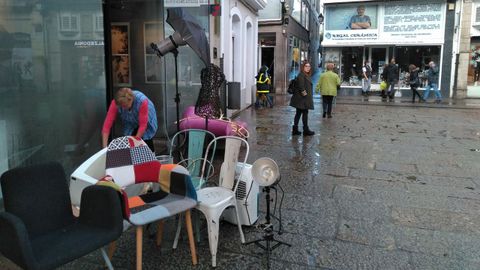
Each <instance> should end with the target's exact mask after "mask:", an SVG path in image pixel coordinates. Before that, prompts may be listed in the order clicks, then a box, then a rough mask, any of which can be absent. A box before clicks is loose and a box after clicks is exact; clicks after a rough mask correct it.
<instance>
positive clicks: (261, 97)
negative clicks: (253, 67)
mask: <svg viewBox="0 0 480 270" xmlns="http://www.w3.org/2000/svg"><path fill="white" fill-rule="evenodd" d="M255 78H256V79H257V101H256V102H255V108H259V107H260V106H261V104H263V103H264V101H266V102H267V104H268V106H269V107H270V108H273V100H272V97H271V96H270V87H271V84H272V82H271V79H270V75H269V74H268V67H267V66H265V65H263V66H262V67H261V68H260V70H259V71H258V74H257V76H255Z"/></svg>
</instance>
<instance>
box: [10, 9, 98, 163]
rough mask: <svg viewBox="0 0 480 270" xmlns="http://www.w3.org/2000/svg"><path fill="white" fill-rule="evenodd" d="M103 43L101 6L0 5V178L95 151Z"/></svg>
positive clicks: (74, 159) (74, 160)
mask: <svg viewBox="0 0 480 270" xmlns="http://www.w3.org/2000/svg"><path fill="white" fill-rule="evenodd" d="M103 37H104V36H103V17H102V6H101V1H100V0H84V1H73V0H61V1H60V0H56V1H55V0H48V1H9V0H0V40H1V42H0V92H1V93H3V94H2V98H1V99H0V173H1V172H3V171H5V170H7V169H9V168H13V167H17V166H22V165H28V164H34V163H38V162H44V161H49V160H57V161H60V162H61V163H62V164H63V166H64V167H65V169H66V171H67V173H69V172H71V171H72V169H73V168H75V167H76V166H77V165H79V164H80V163H81V162H83V161H84V160H85V159H86V158H87V157H89V156H91V154H93V153H94V152H96V151H98V149H100V129H101V126H102V123H103V117H104V114H105V111H106V108H105V100H106V94H105V93H106V91H105V70H104V66H105V65H104V42H103Z"/></svg>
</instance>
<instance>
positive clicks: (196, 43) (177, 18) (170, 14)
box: [167, 7, 210, 66]
mask: <svg viewBox="0 0 480 270" xmlns="http://www.w3.org/2000/svg"><path fill="white" fill-rule="evenodd" d="M167 23H168V24H170V25H171V26H172V27H173V29H174V30H175V32H177V34H179V35H180V37H181V39H182V40H183V41H184V42H186V44H188V46H190V48H192V49H193V51H195V53H196V54H197V55H198V57H200V59H202V61H203V63H205V66H208V64H210V45H209V44H208V40H207V36H206V35H205V30H204V29H203V27H201V26H200V24H199V23H198V21H197V19H195V17H193V16H192V15H190V14H189V13H187V12H186V11H185V10H184V9H183V8H179V7H176V8H169V9H167ZM174 35H175V34H174ZM175 41H177V40H175ZM177 45H178V46H180V45H182V44H177Z"/></svg>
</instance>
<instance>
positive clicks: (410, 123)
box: [0, 97, 480, 270]
mask: <svg viewBox="0 0 480 270" xmlns="http://www.w3.org/2000/svg"><path fill="white" fill-rule="evenodd" d="M286 104H288V97H277V100H276V106H275V107H274V108H273V109H258V110H254V109H247V110H245V111H244V112H242V113H241V114H240V115H239V118H240V119H241V120H243V121H246V122H248V123H249V129H250V131H251V133H250V134H251V136H250V138H249V143H250V147H251V155H250V158H249V162H250V163H253V161H255V160H256V159H257V158H259V157H263V156H267V157H271V158H273V159H274V160H275V161H276V162H277V163H278V165H279V167H280V170H281V174H282V179H281V182H280V184H281V185H282V187H283V188H284V190H285V199H284V201H283V207H282V210H283V211H282V218H283V227H284V233H283V234H282V235H276V238H278V239H280V240H283V241H286V242H288V243H290V244H292V247H290V248H289V247H286V246H280V247H279V248H277V249H276V250H274V251H273V252H272V258H271V262H272V266H271V269H336V270H337V269H338V270H340V269H349V270H350V269H352V270H353V269H359V270H360V269H362V270H363V269H379V270H387V269H402V270H403V269H405V270H407V269H422V270H427V269H432V270H433V269H435V270H439V269H448V270H452V269H459V270H460V269H462V270H463V269H470V270H474V269H480V215H479V214H480V196H479V191H480V177H479V175H480V166H479V165H478V164H479V161H480V152H477V151H475V149H477V148H480V142H479V139H480V126H479V120H478V119H479V117H478V116H479V113H480V107H478V106H469V105H468V104H465V103H462V104H447V103H445V104H441V105H436V104H427V105H424V104H421V105H417V104H414V105H411V104H409V103H406V102H400V101H397V102H395V103H382V102H381V101H380V100H379V99H378V98H377V97H371V98H370V101H369V102H364V101H362V100H360V99H358V98H357V99H349V98H348V97H341V98H339V99H338V101H337V104H336V107H335V109H334V115H333V118H332V119H328V118H327V119H322V117H321V113H320V110H321V105H320V103H319V100H318V99H316V103H315V105H316V110H315V111H313V112H311V114H310V117H309V118H310V126H311V129H313V130H314V131H315V132H316V134H315V136H311V137H303V136H301V135H300V136H294V137H292V136H291V125H292V119H293V115H294V109H293V108H291V107H288V106H287V105H286ZM472 149H473V150H474V151H472ZM260 202H261V204H262V205H261V209H262V213H264V210H265V206H264V201H263V198H262V199H261V201H260ZM174 224H175V222H174V220H173V219H172V220H170V221H168V222H167V223H166V234H165V235H164V242H163V244H162V247H161V248H157V247H155V245H154V240H153V239H150V238H148V237H147V238H146V239H145V240H144V265H143V266H144V267H143V269H211V268H212V267H211V266H210V255H209V249H208V240H207V232H206V231H205V230H202V236H201V237H202V239H201V242H200V243H198V244H197V252H198V256H199V264H198V265H197V266H196V267H193V266H191V259H190V254H189V251H188V242H187V241H186V239H185V237H184V238H182V239H181V241H180V244H179V247H178V248H177V250H175V251H172V249H171V245H172V242H173V231H174ZM152 227H154V226H152ZM153 232H154V230H153V229H152V230H151V233H153ZM244 232H245V235H246V238H247V241H248V240H253V239H257V238H258V237H260V236H261V231H260V230H259V229H257V228H255V227H245V228H244ZM217 256H218V259H217V263H218V266H217V269H266V256H265V254H264V251H263V250H261V249H260V248H258V247H256V246H254V245H249V246H242V245H241V244H240V238H239V235H238V231H237V229H236V227H235V226H233V225H231V224H228V223H226V222H224V223H222V224H221V226H220V240H219V249H218V254H217ZM100 262H101V256H100V253H99V252H94V253H92V254H89V255H87V256H85V257H84V258H81V259H79V260H76V261H74V262H72V263H69V264H67V265H66V266H64V267H62V269H102V265H101V264H100ZM113 265H114V267H115V268H116V269H134V267H135V234H134V231H133V230H129V231H127V232H125V233H124V234H123V235H122V237H121V238H120V240H119V243H118V249H117V251H116V253H115V256H114V258H113ZM9 267H10V265H9V264H8V263H7V262H5V259H3V260H1V259H0V268H2V269H6V268H9Z"/></svg>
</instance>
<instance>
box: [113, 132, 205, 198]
mask: <svg viewBox="0 0 480 270" xmlns="http://www.w3.org/2000/svg"><path fill="white" fill-rule="evenodd" d="M106 174H107V175H109V176H111V177H112V178H113V181H114V182H115V183H116V184H117V185H119V186H120V187H126V186H129V185H132V184H139V183H146V182H153V183H159V184H160V190H161V191H162V192H163V193H166V194H168V193H173V194H176V195H180V196H183V197H188V198H191V199H194V200H196V199H197V193H196V191H195V188H194V187H193V184H192V182H191V179H190V175H189V173H188V170H187V169H185V168H184V167H183V166H180V165H176V164H163V165H162V164H160V162H159V161H158V160H157V159H156V157H155V154H154V153H153V152H152V151H151V150H150V148H149V147H148V146H147V145H146V143H145V142H144V141H143V140H142V139H137V138H135V137H133V136H124V137H119V138H116V139H114V140H113V141H112V142H111V143H110V144H109V145H108V149H107V157H106Z"/></svg>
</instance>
